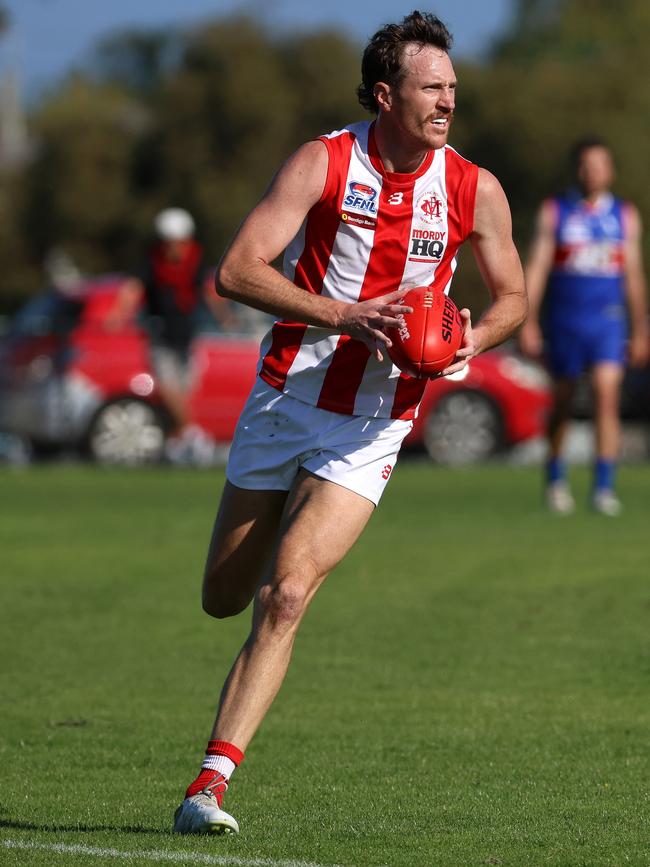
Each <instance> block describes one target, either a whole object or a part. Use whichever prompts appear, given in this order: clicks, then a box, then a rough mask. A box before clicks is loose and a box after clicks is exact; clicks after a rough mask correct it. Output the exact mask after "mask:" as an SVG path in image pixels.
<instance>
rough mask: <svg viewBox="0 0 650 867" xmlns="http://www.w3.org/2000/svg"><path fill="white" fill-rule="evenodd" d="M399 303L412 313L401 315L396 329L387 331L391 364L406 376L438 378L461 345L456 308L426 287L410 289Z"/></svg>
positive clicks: (441, 293)
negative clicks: (410, 308)
mask: <svg viewBox="0 0 650 867" xmlns="http://www.w3.org/2000/svg"><path fill="white" fill-rule="evenodd" d="M400 303H402V304H405V305H407V306H409V307H412V308H413V312H412V313H401V314H400V315H399V317H398V318H399V319H400V322H401V325H400V327H399V328H391V329H389V330H388V331H387V334H388V336H389V337H390V339H391V341H392V346H390V347H389V349H388V354H389V355H390V357H391V360H392V361H393V364H395V365H396V366H397V367H399V369H400V370H403V371H404V373H408V374H409V375H410V376H416V377H427V376H428V377H434V376H438V374H439V373H441V372H442V371H443V370H444V369H445V368H446V367H448V366H449V365H450V364H451V363H452V361H453V360H454V358H455V357H456V353H457V352H458V350H459V349H460V346H461V343H462V341H463V320H462V318H461V316H460V313H459V311H458V308H457V307H456V305H455V304H454V302H453V301H452V300H451V298H449V297H448V296H447V295H445V293H444V292H441V291H440V290H439V289H432V288H431V287H430V286H418V287H417V288H416V289H410V290H409V291H408V292H407V293H406V294H405V295H404V297H403V299H401V301H400Z"/></svg>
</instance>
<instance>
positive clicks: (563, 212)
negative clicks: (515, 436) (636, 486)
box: [520, 138, 649, 516]
mask: <svg viewBox="0 0 650 867" xmlns="http://www.w3.org/2000/svg"><path fill="white" fill-rule="evenodd" d="M572 160H573V166H574V168H575V173H576V180H577V188H576V189H574V190H570V191H569V192H568V193H566V194H565V195H562V196H558V197H557V198H554V199H548V200H546V201H545V202H543V203H542V206H541V208H540V211H539V215H538V218H537V229H536V233H535V237H534V240H533V244H532V250H531V253H530V257H529V259H528V262H527V265H526V284H527V287H528V293H529V300H530V313H529V318H528V322H527V323H526V325H525V326H524V327H523V328H522V330H521V332H520V344H521V348H522V350H523V352H525V353H526V354H527V355H529V356H531V357H533V358H541V357H542V356H545V358H546V361H547V363H548V366H549V369H550V371H551V374H552V376H553V379H554V406H553V410H552V412H551V416H550V419H549V425H548V440H549V458H548V462H547V464H546V500H547V504H548V507H549V508H550V509H551V510H552V511H554V512H558V513H560V514H567V513H570V512H572V511H573V509H574V507H575V502H574V499H573V496H572V494H571V490H570V488H569V485H568V482H567V476H566V466H565V463H564V461H563V459H562V449H563V445H564V442H565V439H566V433H567V429H568V425H569V422H570V411H571V402H572V398H573V394H574V391H575V386H576V382H577V380H578V377H579V376H580V375H581V374H582V373H583V372H584V371H586V370H588V371H589V372H590V376H591V384H592V388H593V394H594V405H595V427H596V460H595V466H594V478H593V489H592V494H591V498H592V499H591V503H592V506H593V508H594V509H595V510H596V511H598V512H601V513H602V514H604V515H610V516H615V515H618V514H619V513H620V511H621V503H620V500H619V499H618V497H617V495H616V492H615V487H614V481H615V478H614V477H615V468H616V461H617V459H618V456H619V451H620V439H621V424H620V418H619V403H620V391H621V382H622V380H623V373H624V367H625V362H626V358H627V359H629V362H630V364H632V365H643V364H645V363H646V362H647V360H648V349H649V343H648V313H647V301H646V283H645V277H644V272H643V263H642V257H641V220H640V218H639V213H638V211H637V209H636V208H635V207H634V206H633V205H631V204H630V203H629V202H623V201H621V199H618V198H616V197H615V196H614V195H612V193H611V192H610V187H611V185H612V183H613V181H614V176H615V170H614V160H613V157H612V153H611V151H610V149H609V147H608V146H607V145H606V144H605V142H604V141H602V140H600V139H597V138H590V139H584V140H582V141H579V142H577V143H576V145H575V146H574V148H573V151H572ZM542 309H543V315H542ZM628 323H629V343H628V342H627V338H628Z"/></svg>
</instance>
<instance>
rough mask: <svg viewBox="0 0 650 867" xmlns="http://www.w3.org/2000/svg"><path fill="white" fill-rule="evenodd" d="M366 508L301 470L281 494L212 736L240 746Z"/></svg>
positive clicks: (273, 688)
mask: <svg viewBox="0 0 650 867" xmlns="http://www.w3.org/2000/svg"><path fill="white" fill-rule="evenodd" d="M373 509H374V506H373V504H372V503H371V502H370V501H369V500H367V499H365V498H364V497H361V496H360V495H358V494H355V493H353V492H352V491H349V490H347V489H346V488H343V487H341V486H339V485H336V484H334V483H333V482H328V481H324V480H323V479H318V478H316V477H314V476H311V475H310V474H308V473H306V472H304V471H303V472H301V474H300V475H299V477H298V479H297V481H296V484H295V485H294V487H293V489H292V491H291V492H290V495H289V498H288V500H287V504H286V507H285V512H284V516H283V520H282V525H281V527H280V540H279V544H278V549H277V553H276V556H275V558H274V561H273V564H272V567H271V569H270V571H269V574H268V576H267V578H266V579H265V581H264V583H263V584H262V586H261V587H260V588H259V590H258V591H257V593H256V595H255V608H254V613H253V625H252V630H251V634H250V635H249V637H248V639H247V641H246V643H245V644H244V646H243V648H242V650H241V652H240V654H239V656H238V657H237V660H236V661H235V664H234V666H233V668H232V670H231V672H230V674H229V676H228V679H227V681H226V684H225V686H224V689H223V692H222V695H221V700H220V706H219V711H218V714H217V719H216V722H215V725H214V729H213V734H212V737H213V738H218V739H220V740H224V741H228V742H231V743H235V744H236V745H237V746H238V747H239V749H241V750H244V749H245V748H246V746H247V745H248V743H249V741H250V740H251V738H252V737H253V734H254V733H255V731H256V730H257V728H258V726H259V724H260V722H261V721H262V719H263V717H264V715H265V714H266V712H267V710H268V708H269V707H270V705H271V702H272V701H273V699H274V698H275V695H276V693H277V691H278V689H279V688H280V685H281V684H282V681H283V679H284V676H285V673H286V670H287V666H288V664H289V659H290V657H291V651H292V648H293V642H294V639H295V636H296V632H297V630H298V626H299V624H300V621H301V619H302V617H303V615H304V613H305V611H306V610H307V606H308V605H309V603H310V601H311V599H312V597H313V596H314V594H315V592H316V590H317V589H318V587H319V586H320V584H321V583H322V581H323V579H324V578H325V577H326V575H327V574H328V573H329V572H330V571H331V570H332V569H333V568H334V567H335V566H336V565H337V563H339V562H340V560H341V559H342V558H343V557H344V556H345V554H346V553H347V552H348V551H349V550H350V548H351V547H352V545H353V544H354V542H355V541H356V540H357V538H358V537H359V535H360V533H361V531H362V530H363V528H364V527H365V525H366V523H367V521H368V519H369V518H370V515H371V514H372V512H373Z"/></svg>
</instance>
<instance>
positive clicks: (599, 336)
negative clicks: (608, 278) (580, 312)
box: [545, 317, 627, 379]
mask: <svg viewBox="0 0 650 867" xmlns="http://www.w3.org/2000/svg"><path fill="white" fill-rule="evenodd" d="M545 340H546V361H547V363H548V366H549V368H550V370H551V373H552V374H553V375H554V376H556V377H562V378H565V377H566V378H568V379H575V378H576V377H578V376H580V374H581V373H583V372H584V371H585V370H587V369H589V368H590V367H593V366H594V365H595V364H599V363H600V362H604V361H612V362H614V363H615V364H620V365H621V366H623V365H624V364H625V351H626V343H627V323H626V321H625V319H622V318H615V317H612V318H609V317H601V318H599V319H598V321H593V320H592V321H589V320H586V321H583V322H581V323H580V324H577V323H568V324H560V323H558V322H557V320H556V321H555V322H553V321H552V320H551V321H549V322H547V325H546V329H545Z"/></svg>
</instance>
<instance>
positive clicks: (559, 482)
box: [546, 379, 576, 515]
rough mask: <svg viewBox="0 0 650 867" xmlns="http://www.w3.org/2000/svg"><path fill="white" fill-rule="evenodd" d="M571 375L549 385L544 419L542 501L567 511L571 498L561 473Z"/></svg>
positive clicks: (555, 509) (554, 509)
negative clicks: (549, 404) (546, 447)
mask: <svg viewBox="0 0 650 867" xmlns="http://www.w3.org/2000/svg"><path fill="white" fill-rule="evenodd" d="M575 386H576V383H575V380H574V379H558V380H556V381H555V383H554V385H553V409H552V410H551V415H550V418H549V420H548V444H549V456H548V462H547V467H546V472H547V479H546V504H547V506H548V508H549V509H550V510H551V511H552V512H556V513H558V514H561V515H567V514H569V513H570V512H572V511H573V510H574V508H575V502H574V499H573V496H572V494H571V491H570V489H569V485H568V483H567V480H566V476H565V469H564V464H563V462H562V452H563V448H564V443H565V440H566V436H567V433H568V430H569V425H570V423H571V401H572V400H573V395H574V393H575Z"/></svg>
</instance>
